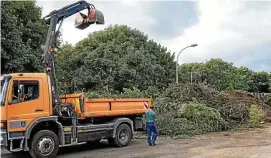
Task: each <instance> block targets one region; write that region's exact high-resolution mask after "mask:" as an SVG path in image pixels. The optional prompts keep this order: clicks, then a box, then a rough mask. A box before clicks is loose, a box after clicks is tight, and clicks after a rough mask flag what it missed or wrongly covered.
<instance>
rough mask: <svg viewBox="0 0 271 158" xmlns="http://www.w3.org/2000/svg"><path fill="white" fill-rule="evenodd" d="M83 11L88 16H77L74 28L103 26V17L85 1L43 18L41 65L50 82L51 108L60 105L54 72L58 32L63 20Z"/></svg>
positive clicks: (80, 14) (55, 11)
mask: <svg viewBox="0 0 271 158" xmlns="http://www.w3.org/2000/svg"><path fill="white" fill-rule="evenodd" d="M84 9H88V15H84V14H82V13H79V14H78V16H79V18H80V19H81V20H80V19H79V20H78V19H76V20H77V21H76V24H77V25H76V28H78V29H85V28H87V27H88V26H89V25H91V24H94V23H96V24H104V16H103V14H102V12H100V11H99V10H96V9H95V7H94V5H92V4H89V3H87V2H86V1H78V2H75V3H73V4H70V5H67V6H65V7H63V8H61V9H59V10H54V11H52V12H51V13H50V14H48V15H47V16H45V17H44V18H43V20H44V21H45V22H46V23H47V24H48V25H49V29H48V32H47V38H46V42H45V46H44V50H43V64H44V71H45V72H46V73H47V74H48V76H49V77H50V81H51V90H52V104H53V107H55V106H56V105H59V104H61V101H60V98H59V91H58V87H57V80H56V77H55V70H54V58H55V55H54V53H55V49H54V48H56V41H57V36H58V32H59V29H60V27H61V25H62V22H63V21H64V19H65V18H68V17H70V16H72V15H74V14H76V13H78V12H80V11H82V10H84ZM59 22H60V25H59V27H58V30H56V29H57V24H58V23H59Z"/></svg>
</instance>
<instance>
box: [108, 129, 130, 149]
mask: <svg viewBox="0 0 271 158" xmlns="http://www.w3.org/2000/svg"><path fill="white" fill-rule="evenodd" d="M131 138H132V130H131V128H130V127H129V126H128V125H127V124H121V125H119V126H118V128H117V131H116V135H115V138H110V139H108V142H109V144H110V145H113V146H117V147H125V146H127V145H128V144H129V143H130V142H131Z"/></svg>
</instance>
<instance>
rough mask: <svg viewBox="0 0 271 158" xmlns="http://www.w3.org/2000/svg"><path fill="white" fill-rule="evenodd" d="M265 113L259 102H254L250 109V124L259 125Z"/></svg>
mask: <svg viewBox="0 0 271 158" xmlns="http://www.w3.org/2000/svg"><path fill="white" fill-rule="evenodd" d="M262 118H263V115H262V114H261V112H260V109H259V107H258V105H257V104H252V105H251V107H250V109H249V126H250V127H258V126H259V124H260V122H261V121H262Z"/></svg>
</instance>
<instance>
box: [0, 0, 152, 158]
mask: <svg viewBox="0 0 271 158" xmlns="http://www.w3.org/2000/svg"><path fill="white" fill-rule="evenodd" d="M83 9H88V15H84V14H82V13H79V14H77V19H76V23H75V24H76V28H79V29H84V28H86V27H88V26H89V25H91V24H94V23H96V24H103V23H104V19H103V14H102V13H101V12H100V11H98V10H97V9H95V7H94V6H93V5H91V4H89V3H87V2H85V1H78V2H76V3H73V4H71V5H68V6H66V7H64V8H61V9H60V10H56V11H53V12H51V13H50V14H49V15H48V16H46V17H47V19H46V18H45V21H46V22H47V23H48V24H49V25H50V27H49V30H48V36H47V40H46V44H45V48H44V49H45V50H44V54H45V56H44V60H45V61H44V66H45V72H44V73H12V74H6V75H2V76H1V98H0V100H1V147H2V146H4V147H5V148H6V149H7V150H8V151H10V152H20V151H28V152H29V153H30V155H31V156H32V157H37V158H47V157H48V158H49V157H55V156H56V155H57V152H58V150H59V147H61V146H69V145H75V144H78V143H83V142H89V143H91V142H97V141H100V140H101V139H107V140H108V142H109V144H112V145H114V146H118V147H123V146H127V145H128V144H129V143H130V141H131V139H132V138H133V136H134V132H135V131H139V130H145V125H144V123H143V116H144V113H145V111H146V110H147V108H148V107H150V106H151V105H152V101H151V99H150V98H133V99H132V98H130V99H129V98H127V99H102V98H100V99H99V98H97V99H94V98H86V97H85V96H84V94H83V93H80V94H64V95H61V96H60V95H59V93H58V88H57V84H56V79H55V76H54V73H53V72H54V64H53V63H54V61H53V60H54V46H55V44H54V42H55V39H56V36H57V31H56V24H58V23H59V22H61V23H60V25H61V24H62V22H63V20H64V19H65V18H67V17H69V16H71V15H73V14H75V13H78V12H79V11H81V10H83Z"/></svg>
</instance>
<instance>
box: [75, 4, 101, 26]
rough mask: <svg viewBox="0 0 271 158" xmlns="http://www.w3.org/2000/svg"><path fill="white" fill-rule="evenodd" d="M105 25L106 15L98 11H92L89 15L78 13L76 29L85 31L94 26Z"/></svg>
mask: <svg viewBox="0 0 271 158" xmlns="http://www.w3.org/2000/svg"><path fill="white" fill-rule="evenodd" d="M95 23H96V24H104V15H103V13H102V12H101V11H99V10H97V9H91V10H90V11H89V13H88V15H85V14H83V13H80V12H79V13H77V15H76V18H75V28H78V29H80V30H83V29H85V28H87V27H89V26H90V25H92V24H95Z"/></svg>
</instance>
